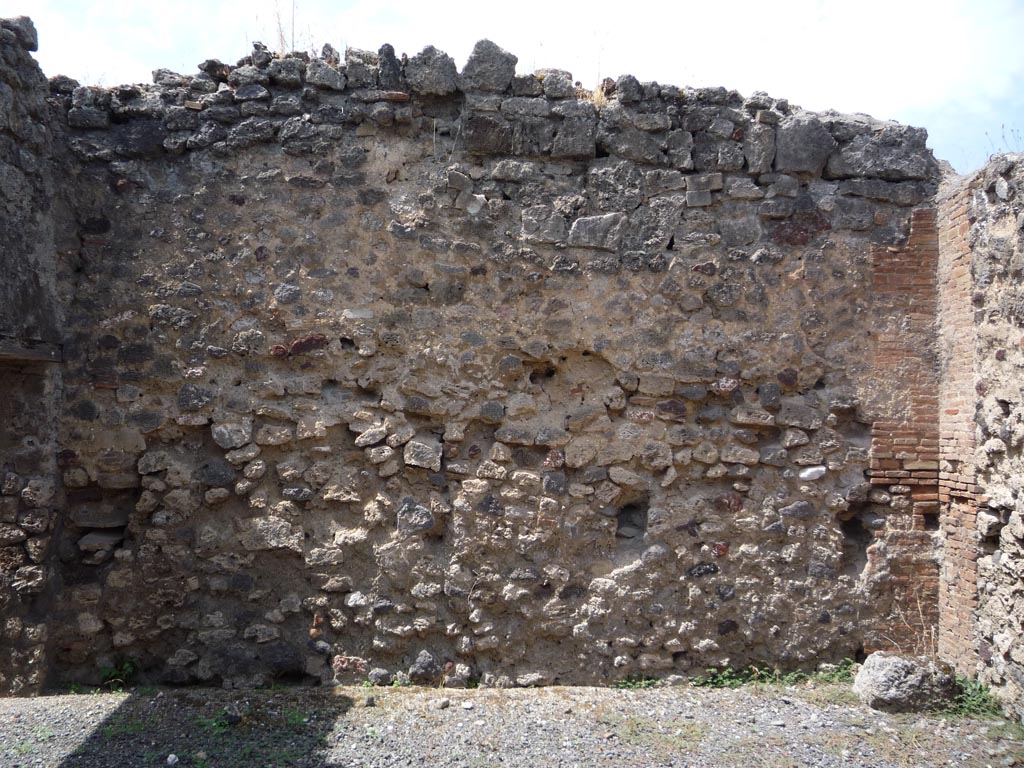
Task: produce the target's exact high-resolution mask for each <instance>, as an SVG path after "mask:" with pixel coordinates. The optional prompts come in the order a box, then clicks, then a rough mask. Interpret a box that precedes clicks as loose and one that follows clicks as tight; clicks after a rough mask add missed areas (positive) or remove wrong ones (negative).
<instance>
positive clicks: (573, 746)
mask: <svg viewBox="0 0 1024 768" xmlns="http://www.w3.org/2000/svg"><path fill="white" fill-rule="evenodd" d="M368 699H369V701H368ZM1022 739H1024V729H1022V728H1021V727H1020V726H1018V725H1015V724H1011V723H1007V722H1006V721H1002V720H972V719H946V718H942V717H935V716H922V715H913V716H904V715H887V714H881V713H878V712H874V711H872V710H870V709H867V708H866V707H863V706H861V705H859V704H858V703H856V700H855V699H854V698H853V696H852V693H851V691H850V687H849V685H825V684H820V683H817V684H805V685H801V686H793V687H787V688H783V687H780V686H765V685H762V686H746V687H744V688H741V689H736V690H723V689H703V688H692V687H687V686H680V687H673V688H653V689H647V690H617V689H609V688H539V689H513V690H498V689H477V690H438V689H430V688H374V689H368V688H337V689H296V688H292V689H284V690H268V691H244V692H240V691H224V690H219V689H188V690H162V691H157V690H154V689H139V690H137V691H134V692H132V693H120V694H117V693H103V694H77V695H62V696H43V697H39V698H34V699H0V765H3V766H12V768H13V767H15V766H16V767H17V768H29V767H32V768H36V767H38V766H61V768H71V767H74V768H104V767H106V766H118V767H120V766H140V767H143V766H167V765H177V766H179V768H186V766H197V767H199V768H202V767H204V766H205V767H207V768H214V766H230V767H232V768H234V767H236V766H237V767H238V768H242V767H245V768H263V767H264V766H352V767H353V768H354V767H356V766H360V767H364V766H365V767H367V768H368V767H369V766H374V767H378V766H453V767H455V766H459V767H463V768H470V766H523V767H524V768H525V767H526V766H530V768H534V767H536V766H540V767H547V766H552V767H554V766H588V767H589V766H615V768H628V767H629V766H643V767H644V768H655V766H687V767H689V768H705V767H707V768H712V767H713V768H719V767H721V768H729V767H731V766H735V767H736V768H741V767H742V768H747V766H772V767H773V768H774V767H775V766H794V767H795V766H801V767H802V766H830V767H831V766H835V767H836V768H839V767H840V766H843V767H844V768H846V767H847V766H872V767H874V768H892V767H895V766H901V767H902V766H906V767H907V768H910V767H913V768H923V767H924V766H971V767H972V768H974V767H977V768H981V767H982V766H993V768H994V767H995V766H1024V740H1022Z"/></svg>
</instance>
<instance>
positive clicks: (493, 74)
mask: <svg viewBox="0 0 1024 768" xmlns="http://www.w3.org/2000/svg"><path fill="white" fill-rule="evenodd" d="M518 61H519V59H518V57H516V56H514V55H512V54H511V53H509V52H508V51H506V50H504V49H502V48H500V47H498V46H497V45H495V44H494V43H492V42H491V41H490V40H481V41H479V42H478V43H477V44H476V45H474V46H473V52H472V53H471V54H469V60H468V61H466V66H465V68H464V69H463V70H462V88H463V90H466V91H488V92H492V93H502V92H504V91H505V90H506V89H507V88H508V86H509V84H510V83H511V82H512V78H513V77H514V76H515V74H516V63H517V62H518Z"/></svg>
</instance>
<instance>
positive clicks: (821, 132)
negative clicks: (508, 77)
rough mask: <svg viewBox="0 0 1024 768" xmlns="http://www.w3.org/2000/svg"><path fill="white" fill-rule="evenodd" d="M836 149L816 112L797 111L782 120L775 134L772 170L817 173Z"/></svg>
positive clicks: (834, 142) (818, 173)
mask: <svg viewBox="0 0 1024 768" xmlns="http://www.w3.org/2000/svg"><path fill="white" fill-rule="evenodd" d="M835 148H836V141H835V139H833V138H832V134H831V133H829V132H828V129H826V128H825V126H824V125H822V124H821V120H820V119H819V118H818V117H817V115H813V114H810V113H808V112H798V113H797V114H795V115H792V116H790V117H787V118H786V119H784V120H783V121H782V122H781V123H779V127H778V129H777V132H776V137H775V170H777V171H780V172H782V173H809V174H812V175H815V176H817V175H820V174H821V172H822V170H823V169H824V168H825V163H826V162H828V158H829V155H831V154H832V150H833V149H835Z"/></svg>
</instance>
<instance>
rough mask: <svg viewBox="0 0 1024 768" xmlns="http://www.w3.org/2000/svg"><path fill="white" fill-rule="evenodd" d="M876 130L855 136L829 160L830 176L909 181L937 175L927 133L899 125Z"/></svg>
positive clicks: (828, 174)
mask: <svg viewBox="0 0 1024 768" xmlns="http://www.w3.org/2000/svg"><path fill="white" fill-rule="evenodd" d="M872 127H873V128H874V130H872V131H870V132H868V133H862V134H860V135H857V136H854V137H853V138H852V139H851V140H850V141H849V142H847V143H845V144H843V145H842V146H841V147H840V149H839V151H838V152H836V153H834V154H833V155H832V156H831V157H830V158H829V160H828V167H827V168H826V175H827V176H828V177H830V178H849V177H868V178H872V177H873V178H879V179H885V180H887V181H906V180H913V179H928V178H933V177H934V176H935V172H936V168H937V165H936V163H935V158H934V157H932V153H931V151H930V150H928V148H927V146H926V142H927V140H928V132H927V131H925V130H924V129H923V128H913V127H911V126H907V125H897V124H895V123H881V124H878V125H873V126H872Z"/></svg>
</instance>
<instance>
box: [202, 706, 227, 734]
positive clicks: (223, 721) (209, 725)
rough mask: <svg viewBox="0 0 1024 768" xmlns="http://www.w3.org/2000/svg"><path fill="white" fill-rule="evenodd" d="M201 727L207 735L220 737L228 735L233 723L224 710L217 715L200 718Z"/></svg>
mask: <svg viewBox="0 0 1024 768" xmlns="http://www.w3.org/2000/svg"><path fill="white" fill-rule="evenodd" d="M199 725H200V727H201V728H202V729H203V730H204V731H206V732H207V733H211V734H213V735H214V736H220V735H221V734H224V733H227V731H228V729H229V728H230V727H231V721H230V720H229V719H228V712H227V710H226V709H222V710H221V711H220V712H218V713H217V714H216V715H212V716H205V717H200V718H199Z"/></svg>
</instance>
